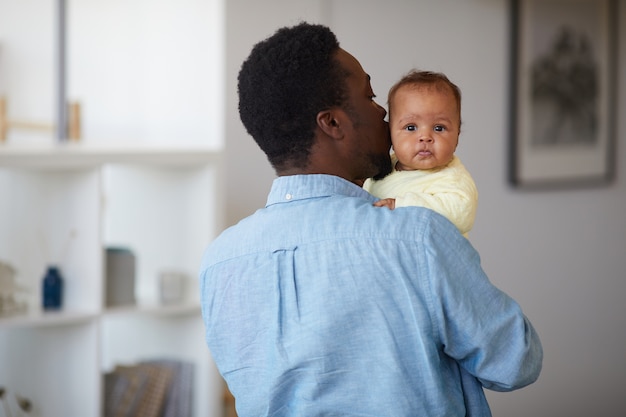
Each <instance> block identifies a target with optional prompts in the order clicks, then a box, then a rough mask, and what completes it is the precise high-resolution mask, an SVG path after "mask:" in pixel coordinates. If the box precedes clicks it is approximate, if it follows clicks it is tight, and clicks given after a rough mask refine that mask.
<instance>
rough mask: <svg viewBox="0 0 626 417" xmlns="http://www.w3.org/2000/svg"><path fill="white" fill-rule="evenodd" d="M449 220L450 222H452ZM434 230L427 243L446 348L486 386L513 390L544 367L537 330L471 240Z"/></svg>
mask: <svg viewBox="0 0 626 417" xmlns="http://www.w3.org/2000/svg"><path fill="white" fill-rule="evenodd" d="M448 226H449V225H448ZM434 229H436V230H437V231H438V232H439V233H431V234H430V236H429V238H430V240H431V242H429V245H427V246H428V247H429V248H430V249H429V250H430V251H431V252H430V253H429V254H427V258H428V260H429V261H428V265H429V266H428V269H429V271H428V276H429V277H430V285H431V296H432V300H431V305H432V306H433V312H432V320H433V322H434V323H433V326H434V328H435V329H436V331H437V332H438V333H439V335H438V337H439V340H440V343H441V345H442V349H443V351H444V353H445V354H447V355H448V356H450V357H452V358H453V359H455V360H456V361H457V362H458V363H459V364H460V366H462V367H463V368H464V369H465V370H467V371H468V372H469V373H470V374H472V375H474V376H475V377H476V378H478V380H479V381H480V382H481V383H482V385H483V386H484V387H485V388H488V389H491V390H494V391H512V390H515V389H518V388H522V387H524V386H526V385H528V384H531V383H533V382H534V381H535V380H536V379H537V378H538V377H539V373H540V371H541V367H542V360H543V349H542V346H541V342H540V340H539V336H538V335H537V332H536V331H535V329H534V328H533V326H532V324H531V322H530V321H529V320H528V318H527V317H526V316H525V315H524V313H523V312H522V309H521V307H520V306H519V304H518V303H517V302H516V301H515V300H513V299H512V298H511V297H510V296H508V295H507V294H505V293H504V292H503V291H501V290H499V289H498V288H496V287H495V286H494V285H493V284H491V282H490V281H489V279H488V278H487V276H486V275H485V273H484V271H483V270H482V267H481V266H480V258H479V255H478V253H477V252H476V251H475V250H474V248H473V247H472V246H471V244H470V243H469V242H468V241H467V240H465V239H462V238H461V237H460V235H459V234H455V233H447V232H446V230H445V229H446V228H445V227H442V228H441V229H442V230H443V233H444V234H445V236H441V235H439V236H438V235H437V234H440V233H441V230H440V229H439V228H438V227H434Z"/></svg>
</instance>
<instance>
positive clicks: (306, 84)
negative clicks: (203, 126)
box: [238, 22, 347, 171]
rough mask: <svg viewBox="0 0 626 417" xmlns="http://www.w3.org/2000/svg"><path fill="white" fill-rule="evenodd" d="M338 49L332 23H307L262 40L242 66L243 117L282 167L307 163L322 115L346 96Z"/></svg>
mask: <svg viewBox="0 0 626 417" xmlns="http://www.w3.org/2000/svg"><path fill="white" fill-rule="evenodd" d="M338 50H339V42H338V41H337V38H336V36H335V34H334V33H333V32H332V31H331V30H330V29H329V28H328V27H326V26H323V25H317V24H309V23H306V22H303V23H300V24H298V25H296V26H293V27H284V28H281V29H279V30H278V31H276V32H275V33H274V34H273V35H272V36H270V37H269V38H267V39H265V40H263V41H261V42H259V43H257V44H256V45H255V46H254V47H253V49H252V52H251V53H250V55H249V56H248V58H247V59H246V60H245V61H244V63H243V65H242V66H241V70H240V71H239V77H238V92H239V115H240V117H241V121H242V122H243V124H244V126H245V127H246V129H247V131H248V133H249V134H250V135H252V137H253V138H254V140H255V141H256V143H257V144H258V145H259V147H260V148H261V149H262V150H263V152H265V154H266V155H267V157H268V159H269V161H270V163H271V164H272V166H273V167H274V169H276V170H277V171H281V170H284V169H286V168H289V167H300V168H302V167H305V166H306V165H307V162H308V157H309V152H310V149H311V146H312V144H313V140H314V134H315V126H316V116H317V114H318V113H319V112H320V111H322V110H326V109H329V108H331V107H333V106H341V105H342V104H343V103H344V101H345V100H346V94H347V93H346V86H345V78H346V75H347V74H346V73H345V71H344V70H343V68H342V67H341V66H340V64H339V62H338V61H337V60H336V53H337V51H338Z"/></svg>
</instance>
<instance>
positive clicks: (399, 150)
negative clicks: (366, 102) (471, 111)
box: [388, 70, 461, 171]
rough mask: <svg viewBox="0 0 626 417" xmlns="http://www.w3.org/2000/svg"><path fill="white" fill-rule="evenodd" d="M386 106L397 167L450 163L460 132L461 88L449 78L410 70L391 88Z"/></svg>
mask: <svg viewBox="0 0 626 417" xmlns="http://www.w3.org/2000/svg"><path fill="white" fill-rule="evenodd" d="M388 105H389V128H390V130H391V142H392V145H393V150H394V152H395V154H396V157H397V158H398V164H397V165H396V169H397V170H400V171H411V170H416V169H435V168H440V167H444V166H446V165H447V164H448V163H450V161H451V160H452V158H453V157H454V151H455V150H456V146H457V144H458V141H459V133H460V132H461V91H460V90H459V88H458V87H457V86H456V85H455V84H454V83H452V82H451V81H450V80H449V79H448V77H446V76H445V75H444V74H441V73H437V72H431V71H417V70H414V71H411V72H409V73H408V74H407V75H405V76H404V77H402V79H400V81H398V82H397V83H396V84H394V85H393V87H391V89H390V90H389V98H388Z"/></svg>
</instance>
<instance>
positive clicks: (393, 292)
mask: <svg viewBox="0 0 626 417" xmlns="http://www.w3.org/2000/svg"><path fill="white" fill-rule="evenodd" d="M372 201H373V199H372V198H371V197H370V196H369V195H368V194H367V193H365V192H364V191H362V190H361V189H360V188H358V187H356V186H355V185H354V184H351V183H349V182H347V181H345V180H342V179H340V178H338V177H334V176H326V175H304V176H293V177H281V178H279V179H277V180H276V181H275V184H274V187H273V189H272V193H271V194H270V197H269V199H268V207H267V208H265V209H262V210H259V211H258V212H257V213H255V214H254V215H253V216H251V217H250V218H248V219H245V220H243V221H242V222H241V223H240V224H238V225H237V226H235V227H233V228H231V229H229V230H228V231H227V232H225V233H224V234H223V235H222V236H220V237H219V238H218V239H217V240H216V241H215V242H214V243H213V244H212V245H211V247H210V248H209V250H208V251H207V254H206V255H205V259H204V262H203V266H202V272H201V290H202V300H203V315H204V319H205V324H206V330H207V342H208V344H209V347H210V349H211V352H212V354H213V357H214V359H215V361H216V363H217V366H218V368H219V370H220V372H221V373H222V374H223V375H224V377H225V379H226V381H227V382H228V384H229V387H230V389H231V391H232V392H233V394H234V395H235V397H236V401H237V409H238V412H239V414H240V416H242V417H245V416H257V415H291V416H310V415H361V416H362V415H371V416H383V415H389V416H403V415H404V416H415V415H424V416H426V415H427V416H438V415H441V416H444V415H445V416H455V415H465V409H464V398H463V392H462V390H461V384H460V376H459V365H458V363H461V364H462V366H464V367H465V368H466V369H468V371H469V372H470V373H472V374H474V375H476V376H478V377H480V378H481V380H482V381H483V383H484V384H485V385H486V386H489V387H491V388H494V389H501V390H509V389H514V388H519V387H521V386H524V385H526V384H528V383H531V382H532V381H534V379H536V377H537V375H538V372H539V369H540V364H541V346H540V344H539V342H538V339H536V335H535V334H534V331H533V329H532V326H530V323H527V321H526V320H525V318H524V317H523V314H522V313H521V310H520V309H519V306H517V304H516V303H515V302H514V301H513V300H512V299H510V298H509V297H508V296H506V295H505V294H503V293H501V292H500V291H499V290H497V289H496V288H495V287H493V286H491V284H489V282H488V280H487V279H486V277H485V276H484V274H483V272H482V270H481V269H480V265H479V261H478V255H477V254H476V252H475V251H474V250H473V249H472V247H471V246H470V245H469V244H468V243H467V241H466V240H465V239H464V238H463V237H461V236H460V235H459V234H458V232H457V231H456V229H455V227H454V226H453V225H452V224H451V223H449V222H448V221H447V220H445V219H444V218H443V217H442V216H439V215H437V214H435V213H434V212H432V211H430V210H426V209H419V208H407V209H397V210H394V211H390V210H387V209H384V208H375V207H373V206H372ZM494 313H497V314H498V315H499V318H496V319H494V317H492V315H493V314H494ZM525 329H526V330H525ZM504 340H507V342H506V343H504ZM504 346H506V347H504ZM502 355H503V356H502ZM522 368H523V369H524V371H522V370H521V369H522ZM481 394H482V392H481ZM487 411H488V410H487Z"/></svg>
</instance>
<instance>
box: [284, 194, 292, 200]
mask: <svg viewBox="0 0 626 417" xmlns="http://www.w3.org/2000/svg"><path fill="white" fill-rule="evenodd" d="M292 197H293V196H292V195H291V194H289V193H287V194H285V200H291V198H292Z"/></svg>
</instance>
